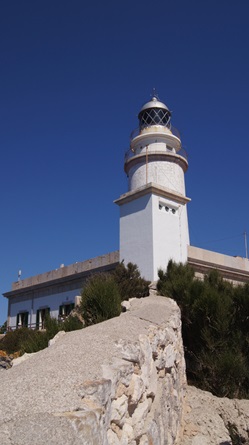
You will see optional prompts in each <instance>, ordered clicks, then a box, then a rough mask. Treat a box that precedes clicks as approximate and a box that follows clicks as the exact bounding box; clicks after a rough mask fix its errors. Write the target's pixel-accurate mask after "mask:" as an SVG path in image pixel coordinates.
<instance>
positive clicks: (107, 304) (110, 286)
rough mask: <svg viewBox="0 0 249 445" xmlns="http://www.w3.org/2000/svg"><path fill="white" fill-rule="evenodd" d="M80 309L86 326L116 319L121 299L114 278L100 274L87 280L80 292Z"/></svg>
mask: <svg viewBox="0 0 249 445" xmlns="http://www.w3.org/2000/svg"><path fill="white" fill-rule="evenodd" d="M80 309H81V312H82V316H83V319H84V322H85V325H86V326H89V325H92V324H96V323H100V322H101V321H104V320H108V319H109V318H112V317H117V316H118V315H119V314H120V312H121V298H120V294H119V289H118V285H117V283H116V282H115V279H114V277H113V276H112V275H110V274H109V275H108V274H103V273H100V274H96V275H93V276H92V277H91V278H89V280H88V281H87V283H86V286H85V288H84V289H83V291H82V301H81V305H80Z"/></svg>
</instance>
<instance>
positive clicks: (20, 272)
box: [17, 269, 22, 281]
mask: <svg viewBox="0 0 249 445" xmlns="http://www.w3.org/2000/svg"><path fill="white" fill-rule="evenodd" d="M21 275H22V271H21V269H19V270H18V278H17V280H18V281H20V280H21Z"/></svg>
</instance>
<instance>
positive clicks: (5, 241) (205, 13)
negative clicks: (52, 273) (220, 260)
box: [0, 0, 249, 324]
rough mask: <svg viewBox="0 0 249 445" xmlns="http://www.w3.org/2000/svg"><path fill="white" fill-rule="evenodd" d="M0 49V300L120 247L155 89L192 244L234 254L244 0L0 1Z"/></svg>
mask: <svg viewBox="0 0 249 445" xmlns="http://www.w3.org/2000/svg"><path fill="white" fill-rule="evenodd" d="M0 50H1V61H0V64H1V66H0V150H1V164H0V165H1V174H0V181H1V187H0V194H1V197H0V198H1V199H0V203H1V230H0V249H1V250H0V253H1V258H0V266H1V267H0V291H1V292H0V293H2V292H6V291H8V290H10V289H11V283H12V281H15V280H16V279H17V274H18V270H19V269H21V270H22V278H26V277H28V276H31V275H35V274H37V273H42V272H46V271H48V270H51V269H55V268H57V267H58V266H59V265H60V264H61V263H64V264H71V263H74V262H76V261H83V260H85V259H88V258H91V257H94V256H97V255H100V254H103V253H107V252H110V251H113V250H116V249H118V244H119V233H118V231H119V227H118V226H119V209H118V207H117V206H115V205H114V204H113V200H114V199H116V198H118V197H119V195H120V194H121V193H124V192H126V191H127V183H126V177H125V174H124V172H123V157H124V152H125V150H126V149H127V148H128V147H129V134H130V132H131V131H132V130H133V129H134V128H136V127H137V114H138V111H139V109H140V107H141V106H142V104H143V103H144V102H146V101H147V100H148V99H149V98H150V94H151V91H152V88H153V87H156V89H157V91H158V94H159V97H160V99H161V100H162V101H164V102H165V103H166V104H167V105H168V107H169V108H170V109H171V110H172V112H173V118H172V122H173V125H174V126H175V127H177V128H178V129H179V131H180V133H181V136H182V143H183V147H184V148H185V149H186V150H187V152H188V155H189V170H188V172H187V174H186V187H187V195H188V196H189V197H190V198H192V202H191V203H190V204H189V206H188V213H189V225H190V238H191V244H193V245H196V246H199V247H203V248H207V249H211V250H216V251H220V252H223V253H227V254H229V255H241V256H245V249H244V241H243V235H242V234H243V232H244V230H247V232H249V199H248V169H249V155H248V149H249V131H248V129H249V125H248V110H249V57H248V53H249V3H248V2H246V1H245V0H244V1H238V2H236V3H235V2H234V1H230V0H226V1H217V0H216V1H213V0H211V1H209V2H200V1H189V2H186V1H184V0H181V1H177V0H174V1H167V0H159V1H157V2H151V1H150V2H149V1H147V0H143V1H132V2H131V1H130V0H127V1H126V2H119V1H117V0H116V1H107V2H103V1H97V2H84V1H82V0H71V1H70V2H69V1H65V0H60V1H59V0H49V1H48V0H42V1H34V0H22V1H20V0H12V1H5V2H4V1H2V2H1V11H0ZM6 313H7V300H6V299H4V298H3V297H0V324H2V323H3V322H4V321H5V319H6Z"/></svg>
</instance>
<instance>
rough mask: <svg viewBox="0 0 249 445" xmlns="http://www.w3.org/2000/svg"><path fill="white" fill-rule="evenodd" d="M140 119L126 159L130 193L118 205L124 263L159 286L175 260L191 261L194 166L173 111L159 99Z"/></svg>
mask: <svg viewBox="0 0 249 445" xmlns="http://www.w3.org/2000/svg"><path fill="white" fill-rule="evenodd" d="M138 120H139V127H138V128H137V129H136V130H134V131H133V132H132V134H131V139H130V148H129V150H128V151H127V152H126V154H125V162H124V170H125V173H126V175H127V178H128V192H127V193H125V194H123V195H121V196H120V198H119V199H117V200H116V201H115V203H116V204H118V205H119V207H120V261H122V260H124V262H125V264H127V263H128V262H132V263H135V264H137V266H138V268H139V270H140V272H141V275H142V276H144V277H145V278H146V279H147V280H150V281H155V280H157V279H158V269H161V268H162V269H166V268H167V265H168V262H169V260H170V259H172V260H174V261H176V262H182V263H185V262H186V261H187V249H188V245H189V230H188V217H187V203H188V202H189V201H190V199H189V198H187V197H186V192H185V178H184V175H185V172H186V170H187V169H188V161H187V155H186V152H185V151H184V150H183V149H182V146H181V139H180V135H179V132H178V131H177V130H176V129H175V128H174V127H172V125H171V112H170V110H169V109H168V107H167V106H166V105H165V104H164V103H163V102H161V101H160V100H159V98H158V96H157V95H156V94H154V95H153V96H152V98H151V100H150V101H149V102H147V103H145V104H144V105H143V107H142V108H141V110H140V111H139V114H138Z"/></svg>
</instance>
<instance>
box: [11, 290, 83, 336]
mask: <svg viewBox="0 0 249 445" xmlns="http://www.w3.org/2000/svg"><path fill="white" fill-rule="evenodd" d="M81 290H82V289H76V290H71V291H67V292H60V293H58V294H52V295H51V294H49V295H46V296H44V297H37V296H36V297H34V298H30V299H28V300H24V301H20V302H15V303H14V302H11V303H10V308H9V309H10V318H9V327H10V328H12V329H15V327H16V317H17V314H19V313H20V312H28V313H29V317H28V325H29V326H32V327H35V325H36V311H37V310H38V309H44V308H49V309H50V315H51V317H53V318H56V319H58V316H59V306H61V305H62V304H69V303H75V297H76V296H77V295H80V293H81Z"/></svg>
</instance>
